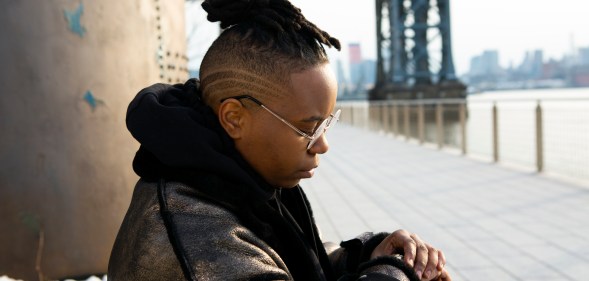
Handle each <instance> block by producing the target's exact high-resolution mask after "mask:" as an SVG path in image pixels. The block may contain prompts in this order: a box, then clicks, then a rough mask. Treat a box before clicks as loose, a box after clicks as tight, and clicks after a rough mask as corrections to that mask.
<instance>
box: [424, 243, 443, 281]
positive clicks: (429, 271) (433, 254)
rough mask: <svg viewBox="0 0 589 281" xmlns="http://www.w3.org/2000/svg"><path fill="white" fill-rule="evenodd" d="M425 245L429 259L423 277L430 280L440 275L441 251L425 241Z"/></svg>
mask: <svg viewBox="0 0 589 281" xmlns="http://www.w3.org/2000/svg"><path fill="white" fill-rule="evenodd" d="M425 246H426V248H427V256H428V259H427V263H426V266H425V271H424V272H423V276H422V279H425V280H430V279H433V278H434V277H436V276H437V275H438V269H437V267H438V265H439V262H438V258H439V254H438V253H439V251H438V250H437V249H436V248H434V247H432V246H431V245H429V244H427V243H425Z"/></svg>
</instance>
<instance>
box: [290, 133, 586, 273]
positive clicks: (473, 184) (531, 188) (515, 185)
mask: <svg viewBox="0 0 589 281" xmlns="http://www.w3.org/2000/svg"><path fill="white" fill-rule="evenodd" d="M328 134H329V141H330V144H331V150H330V151H329V153H327V154H326V155H324V156H323V158H322V160H321V161H322V162H321V164H320V167H319V169H318V170H317V173H316V174H315V177H314V178H312V179H309V180H305V181H303V183H302V185H303V186H304V188H305V190H306V192H307V194H308V196H309V197H310V200H311V203H312V205H313V207H314V212H315V217H316V219H317V223H318V224H319V227H320V228H321V230H322V233H323V237H324V239H325V240H330V241H340V240H342V239H348V238H352V237H354V236H356V235H357V234H359V233H361V232H363V231H367V230H370V231H392V230H395V229H398V228H404V229H407V230H409V231H411V232H415V233H417V234H418V235H419V236H421V237H422V238H423V239H424V240H425V241H428V242H429V243H431V244H432V245H435V246H436V247H438V248H441V249H442V250H444V253H445V255H446V258H447V260H448V265H447V266H448V269H449V270H450V272H451V273H452V275H453V279H454V280H456V281H460V280H482V281H486V280H530V281H531V280H555V281H559V280H586V279H588V278H589V188H588V187H583V186H577V185H574V184H570V183H564V182H559V181H557V180H554V179H550V178H547V177H544V176H541V175H538V174H536V173H529V172H522V171H518V170H513V169H509V168H505V167H502V166H498V165H495V164H491V163H486V162H482V161H478V160H473V159H470V158H467V157H463V156H459V155H454V154H452V153H446V152H440V151H438V150H435V149H430V148H425V147H421V146H418V145H413V144H408V143H406V142H404V141H402V140H396V139H394V138H392V137H389V136H384V135H379V134H377V133H374V132H370V131H368V130H365V129H358V128H353V127H350V126H349V125H346V124H338V126H337V127H336V128H334V129H333V130H332V131H330V132H329V133H328Z"/></svg>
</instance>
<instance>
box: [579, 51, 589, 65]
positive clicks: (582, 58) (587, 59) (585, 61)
mask: <svg viewBox="0 0 589 281" xmlns="http://www.w3.org/2000/svg"><path fill="white" fill-rule="evenodd" d="M579 64H580V65H589V47H585V48H579Z"/></svg>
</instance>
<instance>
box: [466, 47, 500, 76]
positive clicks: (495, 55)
mask: <svg viewBox="0 0 589 281" xmlns="http://www.w3.org/2000/svg"><path fill="white" fill-rule="evenodd" d="M500 73H501V67H500V66H499V52H497V51H496V50H486V51H484V52H483V53H482V54H481V55H479V56H476V57H473V58H472V59H471V60H470V71H469V75H470V76H472V77H476V76H487V77H488V76H496V75H499V74H500Z"/></svg>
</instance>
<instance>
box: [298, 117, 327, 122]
mask: <svg viewBox="0 0 589 281" xmlns="http://www.w3.org/2000/svg"><path fill="white" fill-rule="evenodd" d="M323 120H325V118H323V117H322V116H311V117H309V118H305V119H303V120H301V122H319V121H323Z"/></svg>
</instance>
